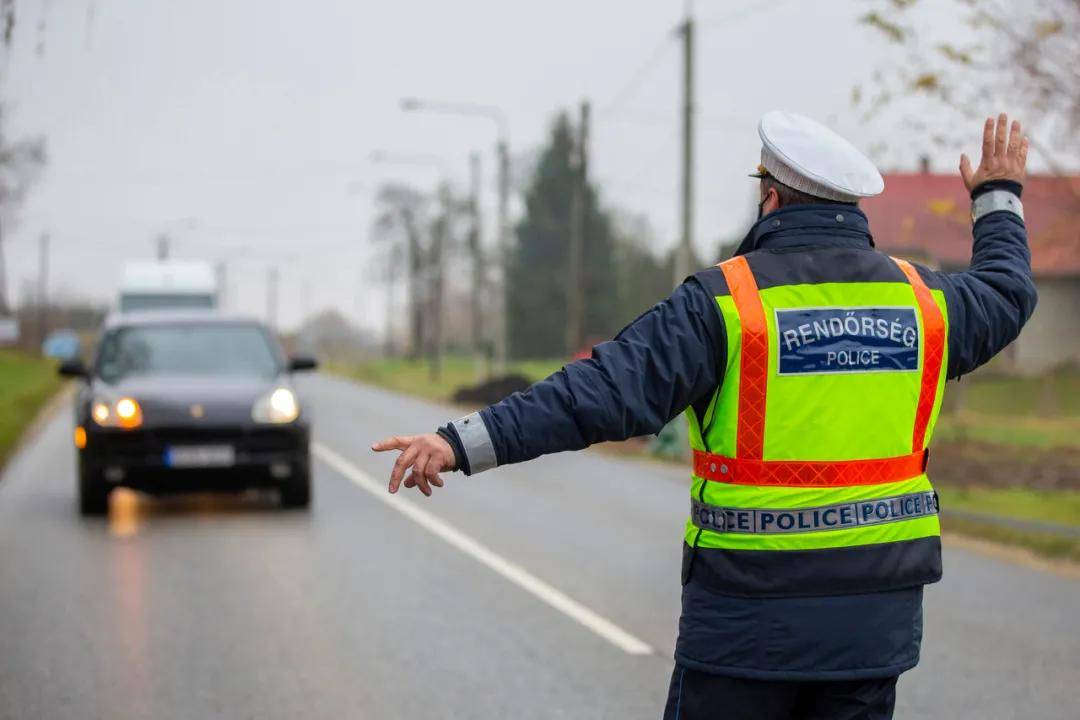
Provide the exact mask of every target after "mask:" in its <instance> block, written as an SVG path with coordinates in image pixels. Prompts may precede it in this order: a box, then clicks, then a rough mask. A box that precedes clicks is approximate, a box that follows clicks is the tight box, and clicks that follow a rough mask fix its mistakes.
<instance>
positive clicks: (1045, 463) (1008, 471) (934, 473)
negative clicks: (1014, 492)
mask: <svg viewBox="0 0 1080 720" xmlns="http://www.w3.org/2000/svg"><path fill="white" fill-rule="evenodd" d="M928 472H929V473H930V477H931V478H932V479H933V480H934V482H936V483H939V484H942V485H945V484H948V485H954V486H959V487H968V486H980V487H1002V488H1005V487H1024V488H1030V489H1032V490H1080V451H1077V450H1071V449H1056V450H1042V449H1038V448H1011V447H1002V446H999V445H989V444H985V443H974V442H967V443H942V444H940V445H934V446H933V448H931V450H930V463H929V467H928Z"/></svg>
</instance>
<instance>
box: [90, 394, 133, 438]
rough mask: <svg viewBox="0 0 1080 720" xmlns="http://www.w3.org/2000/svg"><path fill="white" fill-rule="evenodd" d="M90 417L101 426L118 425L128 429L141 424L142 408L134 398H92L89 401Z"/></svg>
mask: <svg viewBox="0 0 1080 720" xmlns="http://www.w3.org/2000/svg"><path fill="white" fill-rule="evenodd" d="M90 417H91V418H93V419H94V422H96V423H97V424H98V425H100V426H102V427H118V428H124V429H125V430H130V429H132V428H137V427H139V426H140V425H142V421H143V415H142V408H141V407H139V403H138V401H137V400H136V399H135V398H130V397H122V398H120V399H119V400H117V401H115V402H113V401H111V400H107V399H105V398H94V401H93V402H92V403H90Z"/></svg>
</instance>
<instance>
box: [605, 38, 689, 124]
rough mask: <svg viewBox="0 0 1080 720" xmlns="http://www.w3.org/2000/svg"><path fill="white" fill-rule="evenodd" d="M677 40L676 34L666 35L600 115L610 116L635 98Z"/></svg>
mask: <svg viewBox="0 0 1080 720" xmlns="http://www.w3.org/2000/svg"><path fill="white" fill-rule="evenodd" d="M674 38H675V33H670V32H669V33H665V34H664V36H663V37H662V38H661V39H660V42H659V43H658V44H657V45H656V47H654V48H653V50H652V52H650V53H649V55H648V57H647V58H646V59H645V62H644V63H642V64H641V66H640V67H638V68H637V70H635V71H634V74H633V75H631V76H630V79H629V80H628V81H627V82H626V84H625V85H623V87H622V88H621V89H620V90H619V92H617V93H615V95H614V96H613V97H612V99H611V101H610V102H608V103H607V104H606V105H604V106H603V108H602V109H601V110H600V115H610V114H612V113H613V112H615V110H616V109H618V107H619V106H620V105H622V104H623V103H624V102H625V101H626V100H628V99H630V97H632V96H633V93H634V92H635V91H636V90H637V89H638V86H639V85H640V84H641V83H642V82H643V81H644V80H645V78H646V77H648V74H649V72H650V71H652V69H653V68H654V67H655V66H656V65H657V64H658V63H659V62H660V59H661V58H662V57H663V56H664V53H665V52H666V51H667V49H668V47H669V46H670V45H671V41H672V40H673V39H674Z"/></svg>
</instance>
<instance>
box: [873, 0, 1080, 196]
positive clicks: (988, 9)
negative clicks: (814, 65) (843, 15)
mask: <svg viewBox="0 0 1080 720" xmlns="http://www.w3.org/2000/svg"><path fill="white" fill-rule="evenodd" d="M926 5H927V3H923V2H920V0H873V2H872V3H869V6H870V9H869V10H868V12H866V13H865V14H864V15H863V16H862V17H861V18H860V21H861V22H862V23H863V24H864V25H865V26H866V27H868V28H870V29H871V30H872V31H874V32H875V33H877V35H878V36H879V37H880V38H882V39H884V40H885V41H887V42H888V43H891V44H892V45H893V46H894V47H895V49H896V51H897V52H896V54H894V55H893V56H891V57H890V58H889V61H888V62H887V63H886V64H884V65H882V66H880V67H878V68H876V69H875V70H874V71H873V73H872V75H871V78H870V80H869V81H868V82H866V83H863V84H861V85H859V86H856V87H855V88H854V90H853V93H852V98H853V101H854V103H855V105H856V107H858V108H861V109H862V110H864V118H865V119H867V120H870V119H874V118H876V117H877V116H878V115H879V114H880V113H881V112H882V111H883V110H885V109H886V108H889V109H891V110H896V109H897V108H901V109H905V110H907V111H908V113H907V115H906V117H905V118H904V121H905V123H906V124H907V125H908V127H909V128H910V129H912V130H914V131H915V132H914V133H913V136H914V137H917V138H922V139H923V140H922V141H923V142H930V143H932V144H933V145H936V146H939V147H949V148H952V149H955V148H956V147H958V146H959V143H960V140H959V137H958V136H957V134H956V133H958V132H959V131H960V128H965V129H966V128H967V127H968V124H966V123H965V124H960V123H949V122H942V121H941V120H942V113H941V112H940V110H942V109H944V110H947V111H948V112H949V113H953V114H955V115H956V116H957V117H958V118H963V119H965V120H968V119H975V118H978V119H982V118H984V117H987V116H989V115H993V114H994V113H995V112H997V111H998V110H1000V109H1008V110H1010V112H1012V113H1013V114H1016V115H1019V116H1022V117H1023V119H1024V125H1025V127H1026V128H1028V130H1029V135H1030V138H1031V146H1032V149H1034V150H1035V151H1036V153H1037V154H1038V155H1039V158H1040V160H1042V162H1043V163H1045V165H1046V167H1047V168H1048V169H1049V170H1050V171H1051V172H1053V173H1055V174H1059V175H1061V174H1065V173H1066V171H1067V167H1068V166H1069V165H1074V164H1075V163H1077V162H1080V0H1025V1H1024V2H1015V1H1014V0H953V3H952V6H951V8H950V7H948V6H946V5H945V4H943V3H940V2H939V3H935V4H934V6H933V10H934V12H933V13H923V12H922V10H923V9H924V8H925V7H926ZM950 10H951V11H952V12H953V13H954V14H955V15H954V19H953V20H952V21H945V22H943V20H942V18H943V17H946V16H947V15H948V13H949V11H950ZM920 99H922V100H925V101H929V107H931V108H935V111H934V112H932V113H926V112H925V110H926V108H927V105H926V104H925V103H921V102H920ZM928 114H929V115H930V116H931V118H932V120H928V119H927V115H928ZM965 132H966V130H965Z"/></svg>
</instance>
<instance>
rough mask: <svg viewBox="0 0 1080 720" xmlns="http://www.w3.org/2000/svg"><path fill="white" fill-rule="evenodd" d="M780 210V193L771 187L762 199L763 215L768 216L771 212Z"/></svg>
mask: <svg viewBox="0 0 1080 720" xmlns="http://www.w3.org/2000/svg"><path fill="white" fill-rule="evenodd" d="M779 209H780V193H778V192H776V188H774V187H772V186H771V185H770V186H769V187H768V189H766V190H765V194H764V195H763V196H762V198H761V214H762V215H768V214H769V213H771V212H776V211H777V210H779Z"/></svg>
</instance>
